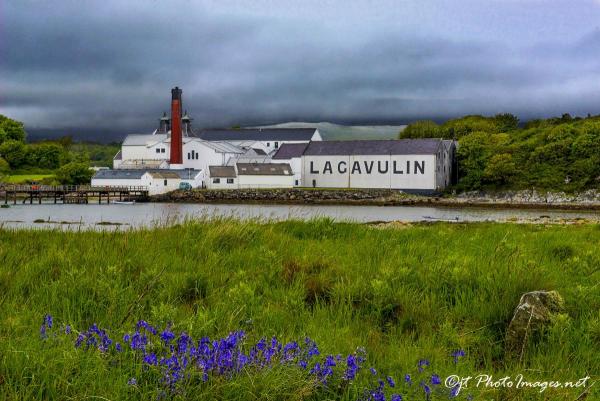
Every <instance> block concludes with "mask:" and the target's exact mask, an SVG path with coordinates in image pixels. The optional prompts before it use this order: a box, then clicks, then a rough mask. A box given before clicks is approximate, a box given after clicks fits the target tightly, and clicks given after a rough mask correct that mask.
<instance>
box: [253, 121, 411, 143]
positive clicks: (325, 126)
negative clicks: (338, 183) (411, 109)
mask: <svg viewBox="0 0 600 401" xmlns="http://www.w3.org/2000/svg"><path fill="white" fill-rule="evenodd" d="M312 127H314V128H317V129H318V130H319V132H320V133H321V136H323V139H325V140H329V141H332V140H352V139H396V138H398V133H399V132H400V131H402V130H404V128H406V125H339V124H333V123H326V122H321V123H307V122H289V123H282V124H274V125H263V126H261V128H312Z"/></svg>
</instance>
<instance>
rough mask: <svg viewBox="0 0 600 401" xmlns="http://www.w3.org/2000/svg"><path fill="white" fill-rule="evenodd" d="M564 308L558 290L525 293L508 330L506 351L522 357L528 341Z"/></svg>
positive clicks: (511, 354)
mask: <svg viewBox="0 0 600 401" xmlns="http://www.w3.org/2000/svg"><path fill="white" fill-rule="evenodd" d="M563 310H564V301H563V299H562V297H561V296H560V294H559V293H558V292H556V291H533V292H528V293H525V294H523V296H521V300H520V301H519V305H518V306H517V308H516V309H515V313H514V315H513V318H512V320H511V322H510V324H509V326H508V330H507V332H506V339H505V344H506V352H507V354H508V355H509V356H511V357H521V355H522V353H523V351H524V349H525V348H526V346H527V343H528V342H529V341H530V340H531V338H532V337H533V336H534V335H535V334H537V333H539V332H540V331H541V329H542V328H543V327H544V326H546V325H547V324H548V323H549V322H550V321H551V319H552V317H553V315H555V314H558V313H561V312H562V311H563Z"/></svg>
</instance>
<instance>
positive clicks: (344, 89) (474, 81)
mask: <svg viewBox="0 0 600 401" xmlns="http://www.w3.org/2000/svg"><path fill="white" fill-rule="evenodd" d="M58 4H59V10H58V11H57V10H54V11H52V14H51V15H49V16H47V17H46V18H44V17H43V16H41V15H40V14H36V13H33V14H32V13H28V12H27V10H26V8H25V7H19V6H16V5H15V3H12V4H11V9H10V11H9V13H10V14H11V15H10V17H11V18H6V21H4V22H5V23H4V24H3V26H4V31H5V32H4V34H3V35H2V40H3V42H2V43H3V44H2V46H3V47H2V58H0V85H1V86H2V94H1V97H0V113H3V114H8V115H11V116H13V117H15V118H20V119H22V120H24V121H25V123H26V124H27V125H28V126H38V127H48V128H57V127H69V126H70V127H79V128H81V130H80V132H86V130H88V131H89V132H92V131H94V132H96V131H97V130H98V129H101V128H103V127H106V128H107V129H109V128H110V129H111V130H116V131H121V132H123V133H126V132H130V131H144V130H149V129H151V128H152V127H153V126H154V124H155V122H156V119H157V118H158V116H159V114H160V113H161V112H162V111H163V110H167V109H168V105H169V95H170V94H169V89H170V88H171V87H172V86H174V85H179V86H181V87H183V89H184V107H186V108H187V109H189V111H190V112H191V113H192V114H193V116H194V117H195V119H196V125H200V126H223V125H231V124H240V123H241V124H263V123H276V122H282V121H286V120H308V121H320V120H327V121H333V122H341V123H353V122H357V123H358V122H361V123H363V122H369V123H378V122H381V123H406V122H409V121H410V120H412V119H415V118H435V119H442V118H446V117H450V116H455V115H462V114H470V113H487V114H494V113H497V112H504V111H510V112H514V113H516V114H518V115H520V116H521V117H522V118H527V117H533V116H539V115H541V116H543V115H551V114H561V113H563V112H570V113H574V114H577V113H587V112H592V113H594V112H596V113H598V112H600V111H597V110H590V108H591V107H592V106H593V103H594V104H597V102H596V100H597V99H598V96H597V95H596V93H598V92H600V87H599V85H598V84H597V83H596V82H600V80H598V78H600V77H598V75H599V70H598V69H597V68H596V67H597V66H598V62H597V61H596V59H597V53H598V50H600V49H599V48H598V43H600V31H599V30H597V29H596V30H594V29H593V28H590V29H588V30H587V31H585V32H583V33H582V34H580V35H578V36H574V37H570V38H564V37H563V36H560V37H557V38H547V40H546V41H545V42H544V43H529V42H527V41H523V42H522V43H521V42H515V41H514V40H513V39H511V40H504V39H503V38H501V37H497V36H494V35H488V36H485V35H477V34H475V33H473V34H472V35H467V37H465V36H464V35H462V36H456V35H450V34H447V35H445V34H444V32H441V31H436V30H431V31H430V32H423V31H419V32H418V33H417V32H406V30H405V29H404V28H403V26H402V25H401V24H397V23H395V22H394V21H392V22H386V23H382V25H381V27H379V28H378V27H377V26H369V27H364V26H362V25H357V24H355V23H353V21H358V20H360V18H361V17H360V15H348V16H346V17H347V18H348V21H347V22H344V21H342V22H340V21H336V22H335V23H331V24H326V23H323V17H320V18H319V20H318V21H317V20H311V19H310V18H308V17H306V16H303V18H299V17H298V18H289V19H287V18H280V17H278V15H272V14H268V13H264V14H261V13H260V12H258V13H252V14H248V13H244V12H239V13H234V14H231V13H224V12H217V11H215V9H214V7H210V4H208V3H206V4H203V6H201V7H195V6H194V4H195V3H192V2H189V3H188V2H183V3H178V4H179V5H180V6H189V8H190V9H189V14H187V15H186V14H185V13H184V15H181V13H177V12H175V11H173V10H172V9H170V8H169V7H168V6H167V5H168V4H170V3H166V2H165V3H161V2H152V3H150V4H151V5H152V6H154V7H155V8H156V9H155V10H149V9H148V7H146V8H143V9H142V10H143V11H142V12H140V13H139V14H137V13H136V12H135V11H136V10H133V9H132V10H128V9H127V8H126V7H122V6H120V5H119V3H115V4H117V5H114V4H113V5H112V7H109V9H95V8H94V7H91V8H90V9H89V10H83V11H87V12H83V11H82V12H79V13H75V14H72V13H69V12H67V11H68V8H69V6H70V5H73V4H76V3H71V2H58ZM121 4H122V3H121ZM240 7H241V6H240ZM515 7H516V6H515ZM241 9H242V8H240V10H241ZM111 11H112V13H111ZM117 11H118V12H117ZM127 11H129V12H127ZM340 12H341V11H340ZM574 59H576V60H577V62H573V60H574ZM592 100H594V102H592Z"/></svg>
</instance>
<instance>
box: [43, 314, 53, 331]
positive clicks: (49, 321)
mask: <svg viewBox="0 0 600 401" xmlns="http://www.w3.org/2000/svg"><path fill="white" fill-rule="evenodd" d="M44 323H45V324H46V326H47V327H48V328H49V329H51V328H52V316H50V315H46V316H44Z"/></svg>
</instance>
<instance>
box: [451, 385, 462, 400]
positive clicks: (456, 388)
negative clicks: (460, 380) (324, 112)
mask: <svg viewBox="0 0 600 401" xmlns="http://www.w3.org/2000/svg"><path fill="white" fill-rule="evenodd" d="M459 392H460V384H457V385H456V386H454V387H452V388H451V389H450V398H456V396H458V393H459Z"/></svg>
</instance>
